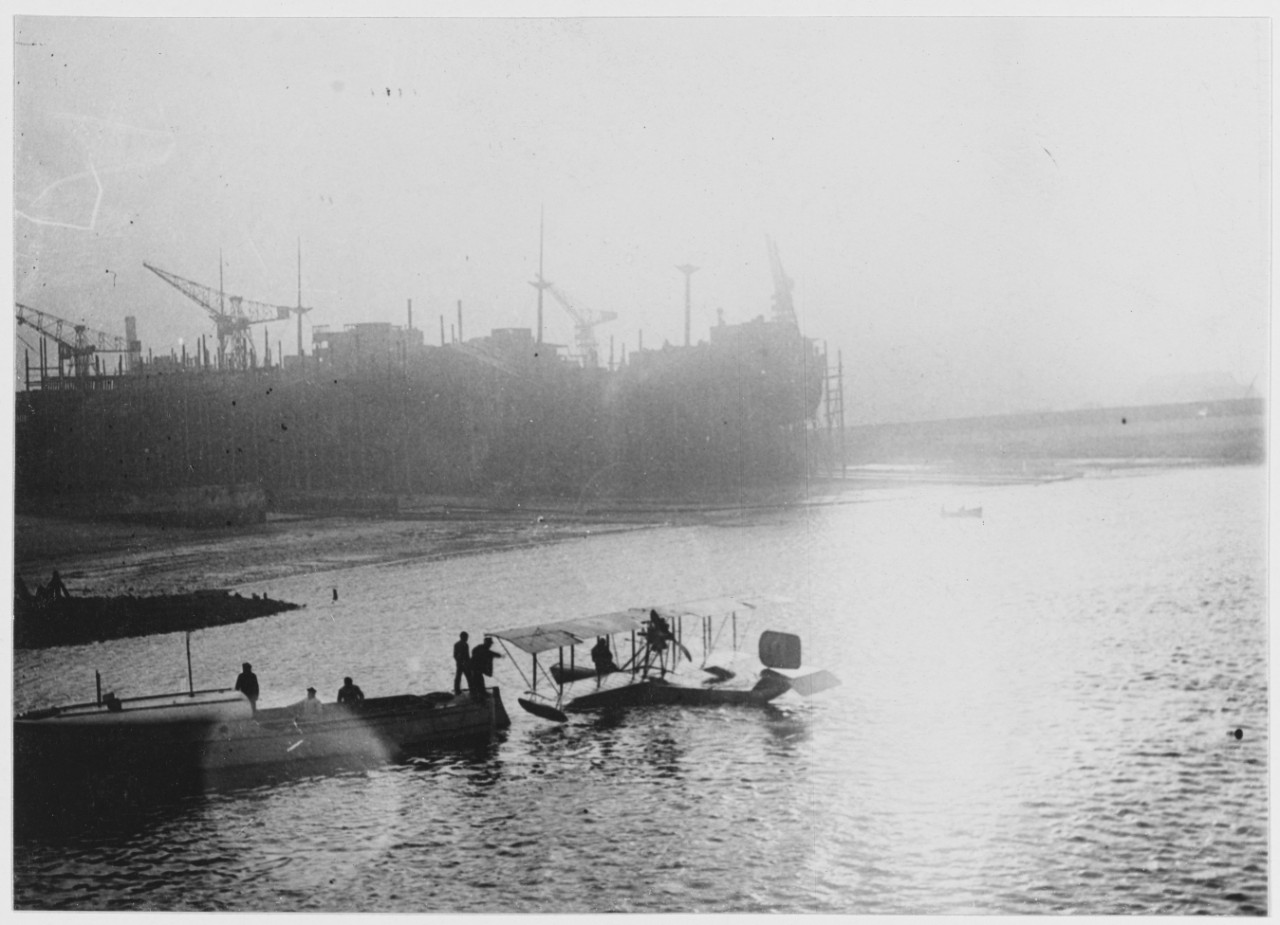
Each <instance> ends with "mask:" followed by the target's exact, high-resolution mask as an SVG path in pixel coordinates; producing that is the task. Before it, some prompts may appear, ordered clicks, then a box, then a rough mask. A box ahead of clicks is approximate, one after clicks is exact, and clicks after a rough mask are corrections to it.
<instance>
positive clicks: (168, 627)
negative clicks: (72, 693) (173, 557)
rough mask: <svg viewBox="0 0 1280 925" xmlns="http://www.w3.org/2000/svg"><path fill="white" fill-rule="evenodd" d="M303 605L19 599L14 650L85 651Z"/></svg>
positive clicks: (209, 598)
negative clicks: (109, 641) (93, 645)
mask: <svg viewBox="0 0 1280 925" xmlns="http://www.w3.org/2000/svg"><path fill="white" fill-rule="evenodd" d="M297 609H298V605H297V604H291V603H289V602H288V601H277V600H272V599H271V598H268V597H265V596H264V597H259V596H257V595H256V594H255V595H252V596H250V597H242V596H241V595H239V594H231V593H229V592H227V591H195V592H191V593H187V594H156V595H149V596H145V597H135V596H133V595H124V596H121V597H75V596H70V597H53V596H49V595H44V594H39V595H29V596H25V597H24V596H22V595H21V594H19V596H18V597H17V598H16V599H15V600H14V613H13V644H14V648H17V649H43V648H48V647H50V646H71V645H83V644H85V643H90V642H100V641H102V640H104V639H123V638H124V637H126V636H148V635H151V634H153V633H176V632H184V631H186V630H195V629H203V628H205V627H208V626H222V625H224V624H228V623H243V622H244V621H246V620H253V619H255V618H257V617H266V616H269V615H271V614H274V613H280V612H282V611H286V610H297Z"/></svg>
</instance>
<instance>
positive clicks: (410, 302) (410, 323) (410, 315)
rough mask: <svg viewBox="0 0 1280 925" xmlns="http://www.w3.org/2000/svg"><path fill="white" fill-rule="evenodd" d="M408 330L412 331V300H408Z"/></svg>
mask: <svg viewBox="0 0 1280 925" xmlns="http://www.w3.org/2000/svg"><path fill="white" fill-rule="evenodd" d="M409 330H410V331H412V330H413V299H410V300H409Z"/></svg>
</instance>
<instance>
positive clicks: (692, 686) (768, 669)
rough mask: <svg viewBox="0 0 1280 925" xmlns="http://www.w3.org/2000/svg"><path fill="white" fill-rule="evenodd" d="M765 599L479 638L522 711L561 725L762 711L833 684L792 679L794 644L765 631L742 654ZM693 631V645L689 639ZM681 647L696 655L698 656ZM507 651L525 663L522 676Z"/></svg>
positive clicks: (816, 677) (728, 600) (817, 674)
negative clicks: (629, 716)
mask: <svg viewBox="0 0 1280 925" xmlns="http://www.w3.org/2000/svg"><path fill="white" fill-rule="evenodd" d="M764 600H765V599H755V600H753V599H749V598H739V597H719V598H710V599H706V600H698V601H689V602H685V603H678V604H666V605H662V606H653V607H634V608H630V609H627V610H617V611H612V612H609V613H603V614H597V615H594V616H589V617H581V618H578V619H574V620H560V621H555V622H547V623H535V624H532V625H530V626H518V627H514V628H511V629H500V630H492V631H489V632H486V633H485V635H486V636H488V637H492V638H493V639H495V640H497V641H498V643H499V644H500V645H501V646H502V648H503V650H504V651H505V652H506V654H507V655H508V657H510V658H511V662H512V664H513V665H514V666H515V668H516V670H517V671H518V672H519V674H520V676H521V678H522V679H523V680H524V682H525V684H526V685H527V686H528V690H527V691H526V696H524V697H519V698H517V701H516V702H517V703H519V704H520V706H521V708H523V709H524V710H525V711H526V712H528V713H531V714H533V715H534V716H539V717H542V718H543V719H548V720H552V721H555V722H560V723H563V722H566V721H567V720H568V715H567V714H568V713H578V712H585V711H591V710H607V709H614V708H622V707H633V706H652V705H659V704H663V705H669V704H679V705H686V706H699V705H718V704H744V705H763V704H767V703H769V702H771V701H773V700H776V699H777V698H778V697H780V696H782V695H783V694H785V693H786V692H787V691H795V692H796V693H798V694H800V695H801V696H804V697H809V696H812V695H813V694H817V693H820V692H821V691H824V690H827V689H829V688H831V687H835V686H836V685H838V684H839V683H840V680H839V679H838V678H837V677H836V676H835V675H833V674H832V673H831V672H829V671H825V670H819V671H814V672H810V673H807V674H797V672H798V671H799V670H800V666H801V658H800V654H801V653H800V637H799V636H796V635H794V634H792V633H782V632H777V631H775V630H766V631H764V632H762V633H761V634H760V635H759V638H758V641H757V644H756V655H757V660H753V659H751V658H750V656H749V653H748V652H746V651H744V650H743V649H742V647H743V646H745V645H746V644H747V640H748V638H749V637H750V635H751V634H750V633H748V632H747V629H748V625H749V623H750V617H751V613H750V612H751V611H753V610H755V609H756V608H757V607H758V606H759V604H760V603H762V602H764ZM739 614H742V615H743V617H744V619H741V620H740V619H739ZM694 626H696V627H697V630H698V632H699V633H700V638H699V640H698V641H697V642H694V641H693V639H692V632H690V633H686V630H690V631H691V630H692V628H693V627H694ZM686 642H689V643H692V644H693V646H694V648H696V649H698V650H699V652H698V656H697V657H696V658H695V656H694V653H693V652H692V651H691V650H690V648H689V645H687V644H686ZM725 642H727V643H728V648H727V650H726V649H725V648H724V645H723V644H724V643H725ZM588 646H589V647H590V648H589V650H587V651H580V650H582V649H585V648H586V647H588ZM512 648H514V649H517V650H519V651H521V652H524V653H525V654H526V655H528V656H530V657H531V661H530V662H529V663H528V664H529V666H530V671H529V673H528V674H526V673H525V670H524V667H523V666H522V664H521V663H522V661H523V659H522V658H519V657H517V656H516V655H515V654H513V653H512V651H511V649H512ZM552 652H554V653H556V655H555V656H554V657H548V653H552ZM720 652H723V653H724V654H723V656H720V657H718V653H720ZM539 679H541V680H542V686H541V688H539Z"/></svg>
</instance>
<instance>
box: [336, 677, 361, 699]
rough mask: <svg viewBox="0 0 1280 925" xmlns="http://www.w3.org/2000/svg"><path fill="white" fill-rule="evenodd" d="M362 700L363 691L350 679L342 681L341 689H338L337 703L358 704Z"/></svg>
mask: <svg viewBox="0 0 1280 925" xmlns="http://www.w3.org/2000/svg"><path fill="white" fill-rule="evenodd" d="M362 700H364V691H362V690H360V688H359V687H357V686H356V684H355V682H354V681H352V680H351V679H350V678H343V679H342V687H340V688H339V689H338V703H359V702H360V701H362Z"/></svg>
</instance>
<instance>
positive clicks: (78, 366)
mask: <svg viewBox="0 0 1280 925" xmlns="http://www.w3.org/2000/svg"><path fill="white" fill-rule="evenodd" d="M14 305H15V306H16V308H17V317H18V324H19V326H21V325H26V326H27V327H30V328H32V329H34V330H36V331H38V332H39V333H40V334H41V335H42V336H44V337H47V338H49V339H50V340H52V341H53V342H54V343H56V344H57V345H58V361H59V363H65V362H67V361H70V362H71V369H72V372H73V374H74V375H76V376H87V375H89V373H90V366H91V365H92V363H93V357H94V354H97V353H130V347H129V342H128V340H126V339H125V338H123V337H119V336H116V335H114V334H107V333H106V332H105V331H97V330H94V329H93V328H91V327H89V326H88V325H87V324H76V323H74V322H72V321H67V320H65V319H63V318H59V317H58V316H57V315H51V314H49V313H48V312H42V311H40V310H39V309H35V308H31V307H30V306H29V305H23V304H22V303H21V302H15V303H14Z"/></svg>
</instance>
